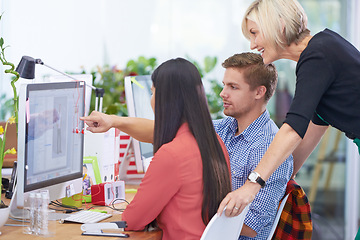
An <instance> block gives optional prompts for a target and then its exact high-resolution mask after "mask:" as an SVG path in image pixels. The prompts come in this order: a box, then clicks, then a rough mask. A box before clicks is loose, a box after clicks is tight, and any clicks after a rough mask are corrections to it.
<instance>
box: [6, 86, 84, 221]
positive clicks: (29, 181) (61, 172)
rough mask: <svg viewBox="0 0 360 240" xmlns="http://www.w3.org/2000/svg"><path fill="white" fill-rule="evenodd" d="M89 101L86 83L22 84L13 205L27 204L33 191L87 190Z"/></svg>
mask: <svg viewBox="0 0 360 240" xmlns="http://www.w3.org/2000/svg"><path fill="white" fill-rule="evenodd" d="M84 101H85V84H84V82H82V81H79V82H74V81H72V82H61V83H33V84H27V85H22V86H21V89H20V92H19V115H18V168H17V185H16V190H15V191H16V193H15V196H16V197H14V199H12V203H11V205H12V204H14V205H16V206H17V207H18V208H19V207H20V208H22V207H24V203H25V201H26V199H27V198H28V196H29V193H30V192H32V191H40V190H48V191H49V195H50V200H56V199H60V198H64V197H67V196H70V195H72V194H74V193H80V192H81V191H82V169H83V168H82V166H83V142H84V134H82V131H83V128H84V124H83V121H80V119H79V118H80V117H81V116H84ZM14 201H15V202H14ZM12 209H14V207H12ZM12 212H13V214H12V215H15V217H19V216H16V213H14V211H12Z"/></svg>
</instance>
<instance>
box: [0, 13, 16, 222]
mask: <svg viewBox="0 0 360 240" xmlns="http://www.w3.org/2000/svg"><path fill="white" fill-rule="evenodd" d="M1 17H2V15H0V20H1ZM6 48H7V46H4V39H3V38H2V37H1V38H0V50H1V52H0V61H1V63H2V64H3V65H4V66H5V67H9V68H8V69H5V73H8V74H12V75H14V76H15V77H14V78H13V79H12V80H11V86H12V89H13V93H14V97H13V99H14V101H13V116H12V117H10V119H9V120H8V121H6V124H5V128H3V127H0V177H1V179H2V175H1V170H2V166H3V162H4V157H5V155H6V154H16V150H15V149H5V143H6V133H7V129H8V125H9V124H13V123H17V119H18V101H17V100H18V96H17V92H16V87H15V82H16V81H17V80H18V79H19V77H20V76H19V74H18V73H17V72H16V71H15V70H14V69H15V66H14V64H12V63H11V62H8V61H7V60H6V58H5V49H6ZM1 189H2V187H1ZM0 200H1V195H0ZM0 203H1V204H0V227H2V226H3V225H4V224H5V222H6V221H7V219H8V217H9V212H10V208H8V207H7V206H6V205H5V204H4V203H3V201H2V200H1V201H0Z"/></svg>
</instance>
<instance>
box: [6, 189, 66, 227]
mask: <svg viewBox="0 0 360 240" xmlns="http://www.w3.org/2000/svg"><path fill="white" fill-rule="evenodd" d="M16 189H17V188H16V187H15V190H14V194H13V196H12V198H11V201H10V206H9V208H10V217H12V218H16V219H21V220H27V219H30V213H29V211H28V210H27V209H26V208H24V207H23V208H18V206H17V197H16V196H17V191H16ZM68 216H69V215H68V214H65V213H57V212H55V211H51V212H49V220H51V221H54V220H60V219H64V218H66V217H68Z"/></svg>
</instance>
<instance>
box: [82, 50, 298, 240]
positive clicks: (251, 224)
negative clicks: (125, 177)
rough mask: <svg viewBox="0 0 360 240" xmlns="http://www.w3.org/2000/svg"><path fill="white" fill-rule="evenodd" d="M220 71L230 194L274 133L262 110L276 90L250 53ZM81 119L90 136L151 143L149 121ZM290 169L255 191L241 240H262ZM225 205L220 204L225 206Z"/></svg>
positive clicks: (270, 72)
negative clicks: (109, 134)
mask: <svg viewBox="0 0 360 240" xmlns="http://www.w3.org/2000/svg"><path fill="white" fill-rule="evenodd" d="M223 67H225V68H226V70H225V74H224V79H223V84H224V89H223V91H222V92H221V93H220V96H221V97H222V98H223V102H224V114H225V115H227V116H228V117H226V118H224V119H222V120H215V121H214V127H215V130H216V132H217V133H218V135H219V136H220V137H221V138H222V140H223V141H224V143H225V145H226V147H227V149H228V152H229V155H230V165H231V175H232V189H233V190H236V189H238V188H239V187H240V186H242V185H243V184H244V183H245V181H246V180H247V178H248V175H249V174H250V172H251V171H252V170H253V169H255V167H256V165H257V164H258V162H259V161H260V159H261V157H262V156H263V154H264V153H265V151H266V149H267V148H268V146H269V145H270V142H271V141H272V139H273V137H274V136H275V134H276V132H277V131H278V128H277V127H276V125H275V123H274V122H273V121H272V120H271V119H270V115H269V112H268V111H267V110H266V104H267V102H268V100H269V99H270V97H271V96H272V95H273V93H274V90H275V87H276V83H277V73H276V69H275V66H274V65H273V64H269V65H264V63H263V60H262V57H261V56H260V55H258V54H255V53H242V54H235V55H234V56H232V57H230V58H228V59H227V60H225V62H224V63H223ZM81 119H82V120H85V121H86V123H87V124H88V125H89V127H88V130H90V131H92V132H104V131H107V130H108V129H109V128H111V127H116V128H119V129H120V130H122V131H124V132H126V133H128V134H129V135H131V136H133V137H134V138H136V139H138V140H139V141H143V142H152V140H153V139H152V136H153V128H154V123H153V121H151V120H147V119H141V118H123V117H118V116H109V115H105V114H102V113H98V112H93V113H91V115H90V116H89V117H85V118H81ZM138 126H142V127H141V128H139V127H138ZM292 169H293V162H292V157H289V158H288V159H287V160H286V161H285V162H284V163H283V164H282V165H281V166H280V167H279V168H278V170H277V171H275V172H274V173H273V175H272V176H271V177H270V178H269V180H268V181H267V182H266V185H265V186H264V188H262V189H261V190H260V192H259V193H258V195H257V196H256V197H255V199H254V201H253V202H252V204H251V205H250V208H249V212H248V214H247V215H246V218H245V225H244V227H243V229H242V231H241V236H240V239H247V238H248V237H256V238H255V239H267V236H268V234H269V232H270V229H271V227H272V223H273V221H274V218H275V214H276V212H277V207H278V204H279V201H280V199H281V198H282V197H283V196H284V193H285V188H286V184H287V182H288V181H289V179H290V176H291V174H292ZM255 174H256V173H255ZM251 176H254V173H253V174H252V175H251ZM256 184H257V183H256ZM229 194H231V193H229ZM226 199H227V198H225V199H224V201H223V202H222V204H224V206H225V205H226V203H227V202H226ZM220 207H221V206H220ZM240 210H242V209H238V208H237V207H236V206H230V205H228V206H227V209H226V211H227V214H228V215H231V216H235V215H237V214H238V213H239V212H240Z"/></svg>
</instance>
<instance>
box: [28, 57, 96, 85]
mask: <svg viewBox="0 0 360 240" xmlns="http://www.w3.org/2000/svg"><path fill="white" fill-rule="evenodd" d="M35 63H36V64H41V65H44V66H45V67H48V68H50V69H52V70H54V71H55V72H58V73H60V74H62V75H64V76H67V77H68V78H71V79H72V80H75V81H78V79H76V78H74V77H72V76H71V75H69V74H66V73H64V72H61V71H59V70H57V69H55V68H53V67H51V66H49V65H46V64H45V63H44V62H43V61H42V60H41V59H35ZM85 84H86V83H85ZM86 86H88V87H90V88H92V89H93V90H96V87H94V86H91V85H88V84H86Z"/></svg>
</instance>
